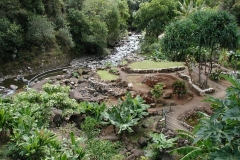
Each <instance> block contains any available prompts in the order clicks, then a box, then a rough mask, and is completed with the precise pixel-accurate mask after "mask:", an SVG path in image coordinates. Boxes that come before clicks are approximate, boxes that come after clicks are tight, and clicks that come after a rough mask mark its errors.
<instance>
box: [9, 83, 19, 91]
mask: <svg viewBox="0 0 240 160" xmlns="http://www.w3.org/2000/svg"><path fill="white" fill-rule="evenodd" d="M10 88H11V89H12V90H14V91H16V90H17V89H18V86H16V85H14V84H11V85H10Z"/></svg>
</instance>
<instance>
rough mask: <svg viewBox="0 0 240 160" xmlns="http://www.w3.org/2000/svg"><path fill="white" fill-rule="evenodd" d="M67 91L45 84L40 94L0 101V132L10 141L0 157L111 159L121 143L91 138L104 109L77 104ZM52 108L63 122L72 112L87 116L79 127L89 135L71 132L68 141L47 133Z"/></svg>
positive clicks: (96, 131)
mask: <svg viewBox="0 0 240 160" xmlns="http://www.w3.org/2000/svg"><path fill="white" fill-rule="evenodd" d="M68 92H69V87H63V86H60V85H50V84H45V85H44V86H43V91H41V92H40V93H38V92H36V91H34V90H32V89H30V90H28V91H27V92H21V93H19V94H17V95H16V96H14V97H10V98H6V99H0V108H1V110H0V132H1V135H3V136H5V137H9V138H10V140H9V141H8V143H7V144H5V145H4V146H3V147H2V148H1V150H2V151H1V152H0V156H1V157H10V158H13V159H19V158H20V159H61V160H67V159H83V158H87V159H88V158H90V159H91V157H98V159H111V157H113V156H115V155H116V154H117V153H118V152H119V149H120V148H121V146H120V144H115V143H112V142H107V141H104V140H96V139H93V138H94V137H96V136H97V135H98V133H99V132H98V130H97V129H96V128H94V127H95V126H96V125H97V124H98V121H100V112H103V110H104V108H106V106H105V105H104V104H101V105H97V104H95V103H93V104H90V103H88V102H85V103H80V104H79V103H77V102H76V101H75V100H74V99H70V98H69V97H68ZM52 107H55V108H57V109H61V110H62V111H63V114H62V115H61V116H62V118H63V119H65V117H69V116H70V115H71V114H73V113H83V114H86V115H89V116H87V118H86V122H85V124H83V125H82V128H83V131H84V132H85V134H86V135H88V136H86V138H87V139H86V138H85V137H77V136H75V135H74V133H73V132H71V133H70V139H61V140H60V139H59V138H58V136H57V134H55V133H54V132H53V131H50V130H49V129H48V124H49V122H50V121H51V114H52V112H51V108H52ZM90 116H92V117H93V118H91V117H90ZM97 120H98V121H97ZM90 139H92V140H91V141H90ZM83 144H84V145H83ZM97 144H99V145H97ZM104 145H105V147H104V148H102V149H101V150H99V148H101V147H102V146H104ZM96 150H97V151H98V152H96ZM98 154H99V155H98Z"/></svg>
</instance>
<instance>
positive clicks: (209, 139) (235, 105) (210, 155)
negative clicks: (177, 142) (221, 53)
mask: <svg viewBox="0 0 240 160" xmlns="http://www.w3.org/2000/svg"><path fill="white" fill-rule="evenodd" d="M222 76H223V77H224V78H225V79H227V80H228V81H229V82H231V84H232V86H230V87H229V88H227V90H226V92H227V93H226V97H225V98H224V99H218V98H214V97H212V96H207V99H206V100H205V101H206V102H210V103H211V106H212V108H213V114H212V115H211V116H208V115H206V114H205V116H204V117H203V118H202V119H200V124H199V125H198V126H196V127H195V128H194V129H195V132H194V133H191V134H190V137H191V139H192V140H191V142H192V145H191V146H186V147H181V148H177V149H174V150H173V151H172V152H175V151H176V152H177V153H182V154H183V155H184V157H183V158H182V159H194V158H201V159H231V160H237V159H239V156H240V152H239V149H238V146H239V145H240V138H239V137H240V134H239V132H238V131H239V130H240V127H239V126H240V119H239V116H240V115H239V113H240V109H239V106H240V100H239V98H240V97H239V95H240V80H239V79H237V78H236V77H234V76H229V77H228V76H226V75H222ZM185 135H187V134H185Z"/></svg>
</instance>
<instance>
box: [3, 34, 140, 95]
mask: <svg viewBox="0 0 240 160" xmlns="http://www.w3.org/2000/svg"><path fill="white" fill-rule="evenodd" d="M141 38H142V35H140V34H135V33H131V32H129V33H128V36H127V37H124V38H123V39H122V40H120V41H119V42H117V43H116V47H114V49H113V50H112V52H111V54H109V55H107V56H89V57H81V58H76V59H74V60H72V61H71V63H70V65H69V66H67V67H61V68H55V69H51V70H46V71H43V72H41V73H39V74H35V75H32V74H31V73H33V70H32V68H31V67H27V69H26V70H19V71H18V73H19V74H18V75H17V76H16V77H13V76H9V75H7V76H3V75H2V76H1V77H0V95H2V97H6V96H9V95H12V94H14V93H15V92H16V91H17V90H18V89H22V88H23V87H24V86H27V87H30V86H28V85H29V84H31V85H33V84H36V83H38V82H39V80H41V79H43V78H47V77H51V76H56V75H63V74H65V76H66V77H68V78H69V77H70V76H71V75H72V74H73V72H75V71H76V69H79V68H80V69H82V70H89V69H96V68H102V67H104V66H106V65H113V66H114V65H115V66H116V65H118V64H119V63H121V62H122V61H123V60H127V61H129V62H131V61H135V60H136V59H138V56H137V51H138V49H139V42H140V40H141Z"/></svg>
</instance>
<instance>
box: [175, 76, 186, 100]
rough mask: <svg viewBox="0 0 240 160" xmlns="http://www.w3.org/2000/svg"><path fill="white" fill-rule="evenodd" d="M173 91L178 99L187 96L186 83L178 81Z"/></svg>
mask: <svg viewBox="0 0 240 160" xmlns="http://www.w3.org/2000/svg"><path fill="white" fill-rule="evenodd" d="M172 90H173V93H174V94H177V95H178V97H180V96H182V95H185V94H186V93H187V88H186V83H185V82H184V81H180V80H176V81H175V82H173V84H172Z"/></svg>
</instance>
